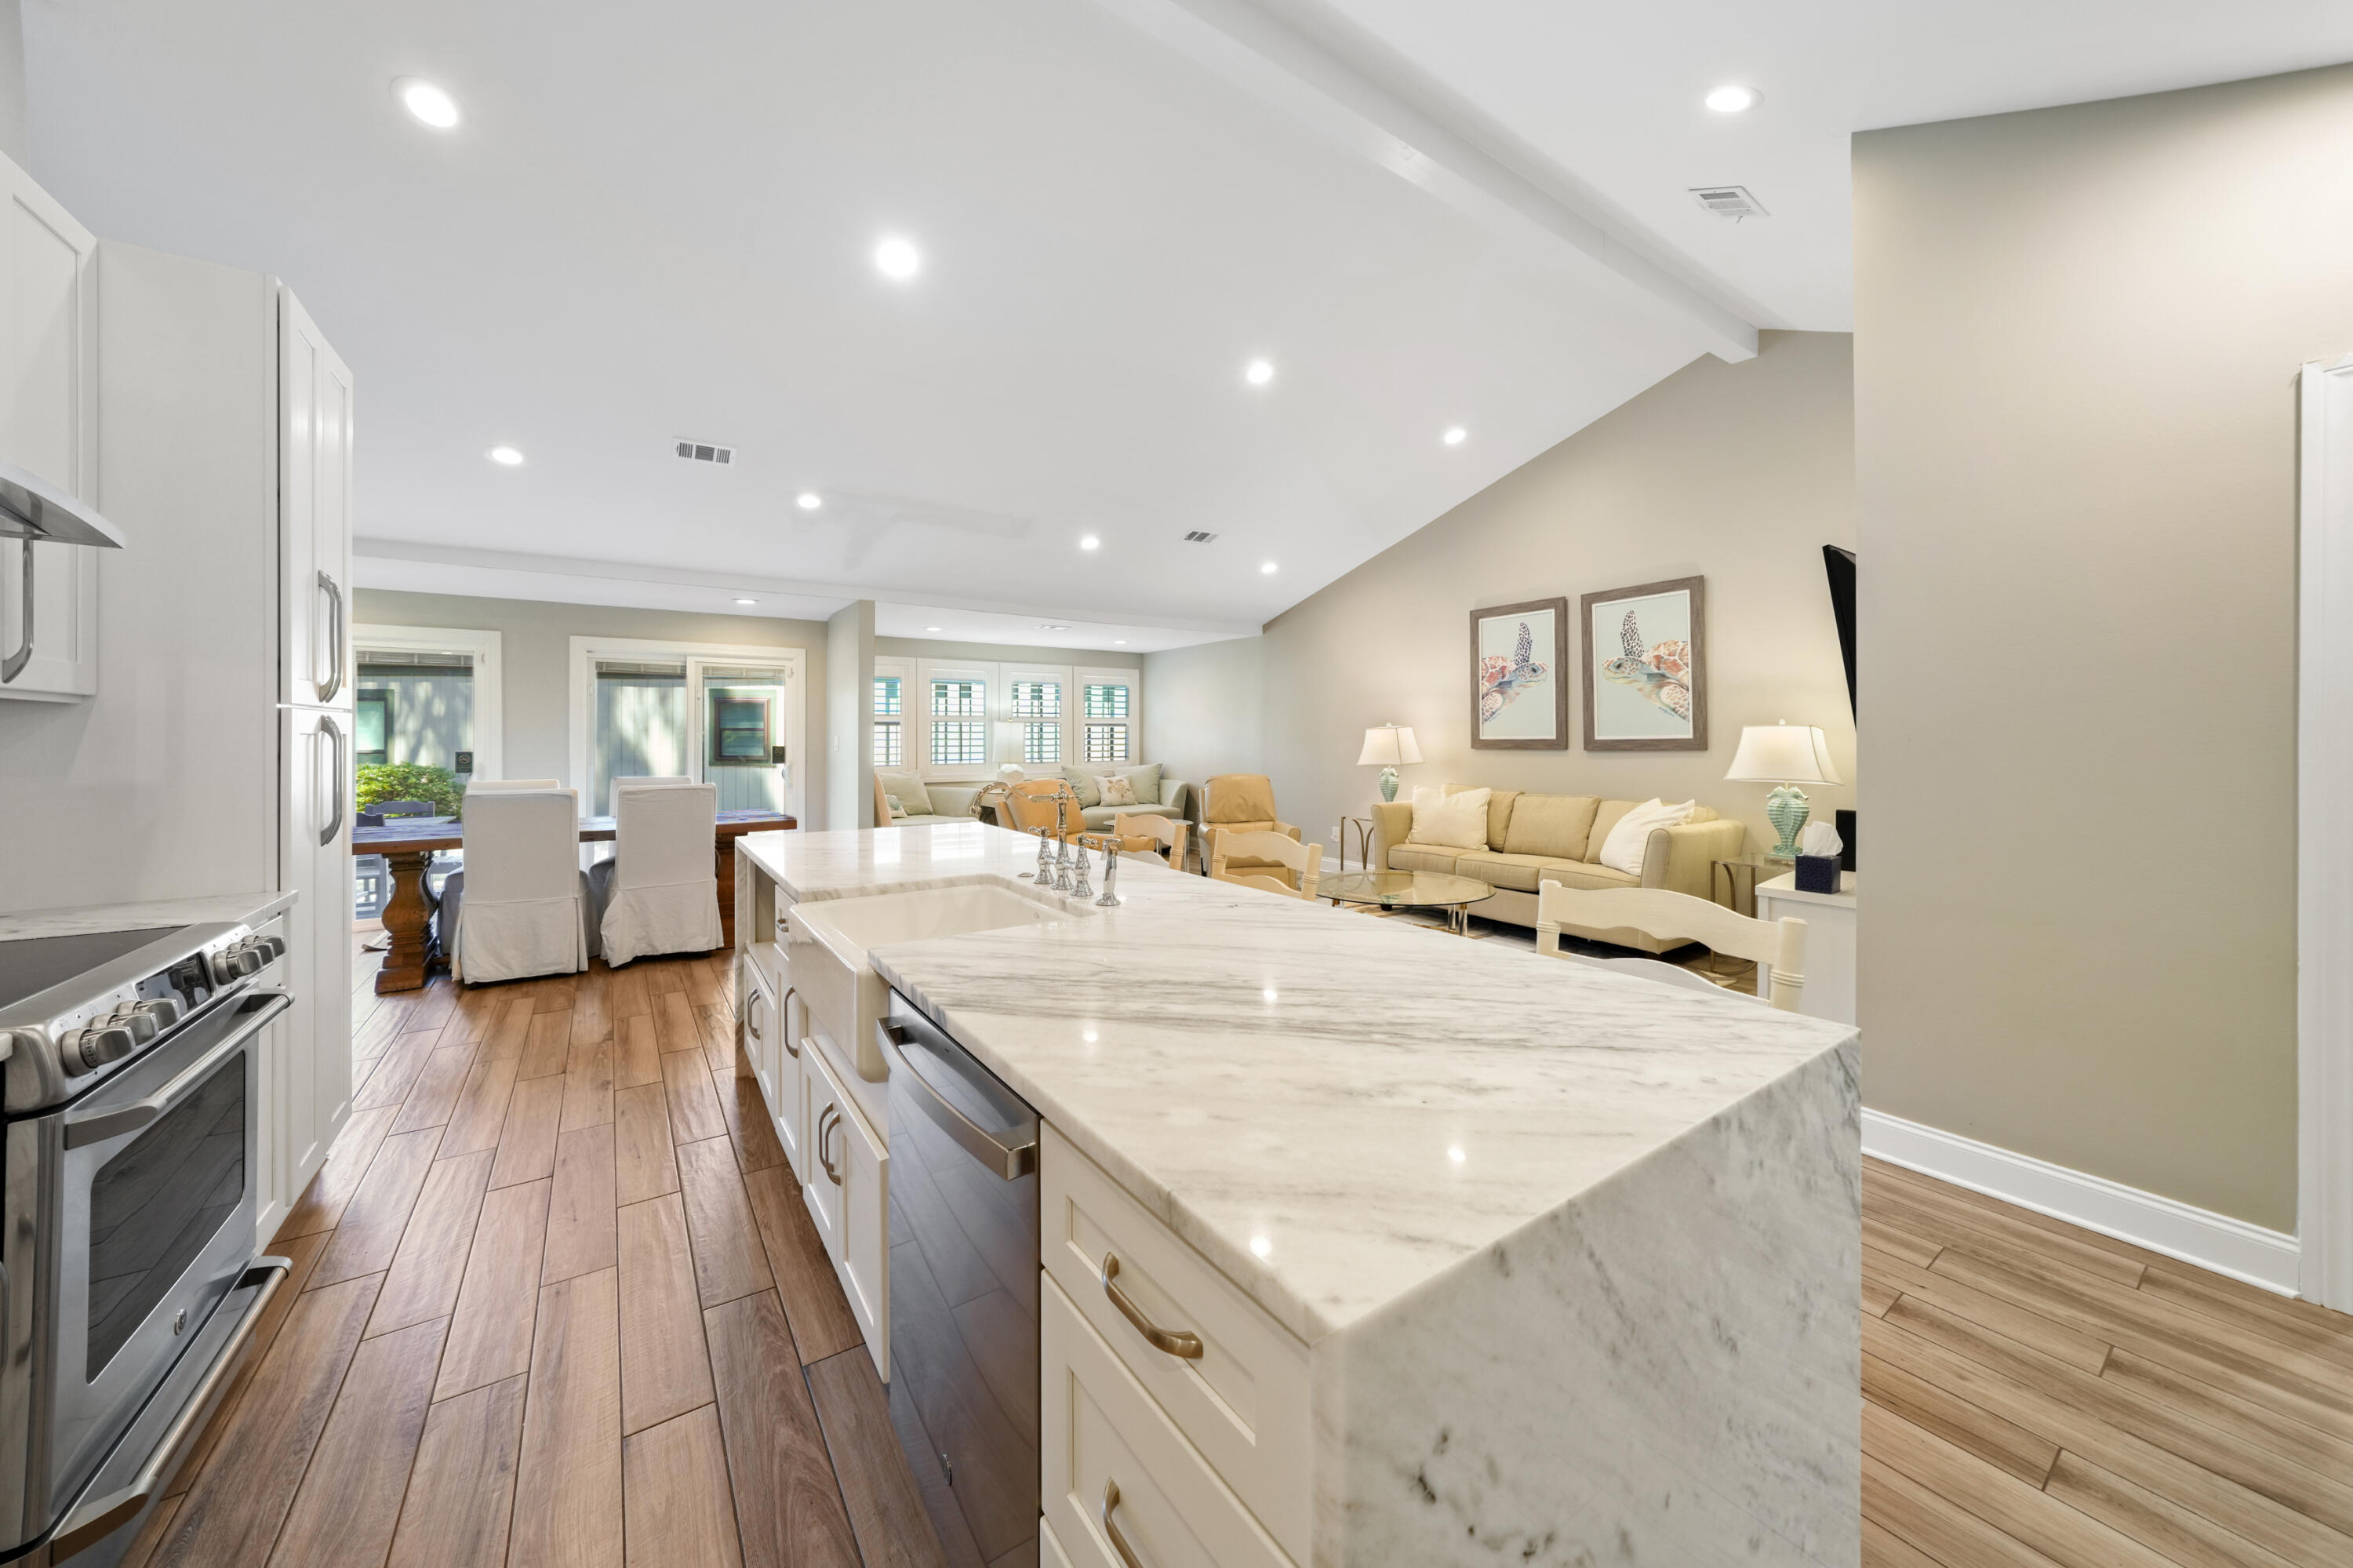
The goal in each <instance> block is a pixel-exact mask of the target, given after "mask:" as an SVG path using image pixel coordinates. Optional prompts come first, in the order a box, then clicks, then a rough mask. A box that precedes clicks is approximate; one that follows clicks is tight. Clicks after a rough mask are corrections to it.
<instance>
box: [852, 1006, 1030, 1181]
mask: <svg viewBox="0 0 2353 1568" xmlns="http://www.w3.org/2000/svg"><path fill="white" fill-rule="evenodd" d="M874 1032H875V1033H877V1034H878V1035H880V1036H881V1038H882V1041H883V1044H886V1045H889V1046H892V1047H893V1048H895V1049H896V1050H897V1052H898V1054H899V1057H900V1062H901V1065H902V1066H903V1068H904V1078H905V1081H906V1083H907V1085H908V1086H909V1088H910V1090H911V1091H912V1092H913V1097H914V1099H915V1101H916V1103H917V1104H919V1105H921V1106H922V1107H923V1112H924V1114H925V1115H927V1116H929V1117H930V1118H932V1119H933V1120H934V1121H935V1122H937V1123H938V1124H939V1126H940V1129H941V1130H942V1131H944V1132H945V1133H946V1134H947V1135H948V1136H949V1137H950V1138H952V1139H955V1141H956V1146H957V1147H958V1148H960V1149H962V1150H964V1151H965V1153H966V1154H969V1155H971V1156H972V1157H973V1158H974V1159H975V1160H979V1161H980V1162H981V1164H983V1165H984V1166H986V1167H987V1168H988V1170H989V1171H990V1173H991V1174H993V1175H996V1176H998V1177H1001V1178H1002V1179H1004V1180H1005V1181H1020V1180H1021V1179H1022V1178H1023V1177H1024V1176H1027V1175H1029V1174H1030V1173H1031V1172H1033V1171H1036V1170H1037V1169H1038V1118H1037V1117H1036V1115H1035V1114H1034V1113H1033V1114H1031V1115H1029V1116H1026V1117H1024V1118H1022V1119H1021V1120H1020V1121H1019V1122H1018V1123H1017V1124H1016V1125H1014V1126H1012V1127H1009V1128H1006V1129H1005V1130H1004V1131H1003V1132H992V1131H990V1130H989V1129H988V1128H985V1127H983V1126H981V1125H980V1124H979V1123H978V1122H976V1121H975V1120H973V1119H972V1118H970V1117H968V1116H966V1115H965V1114H964V1112H962V1111H960V1110H958V1109H957V1108H956V1107H955V1106H953V1105H950V1104H949V1103H948V1101H947V1098H946V1097H944V1095H942V1094H941V1093H940V1091H939V1090H938V1089H937V1088H935V1087H934V1086H933V1085H932V1082H931V1080H930V1079H929V1078H927V1077H926V1076H925V1075H924V1074H923V1068H922V1067H920V1066H918V1065H916V1060H915V1058H916V1055H917V1054H922V1055H923V1056H925V1057H928V1058H929V1059H930V1060H932V1061H934V1062H936V1063H938V1064H939V1066H940V1070H942V1071H943V1072H946V1073H950V1074H954V1075H956V1076H958V1077H963V1076H964V1075H963V1074H961V1073H957V1072H956V1069H955V1064H954V1063H952V1062H950V1061H948V1060H947V1059H946V1058H945V1057H944V1056H942V1055H941V1054H939V1053H938V1052H937V1051H935V1050H933V1049H932V1048H931V1046H930V1044H929V1043H928V1042H926V1041H924V1040H922V1039H920V1038H918V1037H917V1035H916V1034H915V1032H914V1031H913V1030H911V1029H909V1028H908V1027H907V1026H906V1025H905V1024H903V1023H898V1022H889V1021H885V1022H880V1023H877V1024H875V1026H874ZM901 1077H902V1075H901V1074H900V1073H897V1072H894V1073H892V1075H891V1079H892V1082H893V1083H897V1082H899V1081H900V1079H901ZM966 1081H967V1082H969V1081H970V1080H969V1079H967V1080H966Z"/></svg>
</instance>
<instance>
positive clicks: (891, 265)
mask: <svg viewBox="0 0 2353 1568" xmlns="http://www.w3.org/2000/svg"><path fill="white" fill-rule="evenodd" d="M874 265H875V267H876V269H877V270H880V271H881V274H882V275H883V276H884V277H885V278H889V279H892V280H893V281H897V282H902V283H903V282H905V281H907V280H908V279H910V278H912V277H913V276H914V275H915V274H916V273H918V272H920V271H922V270H923V252H922V251H920V250H917V249H915V247H914V245H913V242H911V241H909V240H905V239H902V238H899V237H898V236H896V235H892V237H891V238H888V239H885V240H883V241H882V242H881V244H879V245H877V246H875V247H874Z"/></svg>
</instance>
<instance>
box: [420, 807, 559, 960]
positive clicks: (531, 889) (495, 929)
mask: <svg viewBox="0 0 2353 1568" xmlns="http://www.w3.org/2000/svg"><path fill="white" fill-rule="evenodd" d="M465 853H466V864H465V869H463V870H461V871H459V872H456V873H454V874H451V876H450V878H449V880H448V883H447V884H446V885H444V886H443V888H442V890H441V916H440V919H441V943H442V947H443V948H445V949H446V950H447V951H448V955H449V969H450V972H451V973H452V974H454V975H456V976H457V977H458V979H459V980H461V981H463V982H465V983H466V984H468V985H480V984H483V983H484V982H486V981H490V980H521V979H522V978H524V977H525V976H528V975H563V974H575V973H577V972H579V971H580V970H582V969H586V968H587V967H588V956H589V955H590V954H591V953H592V952H594V951H595V950H596V947H595V942H594V939H593V937H592V934H591V931H590V928H589V924H588V879H587V878H586V876H585V875H583V874H581V870H580V797H579V796H578V795H576V794H575V793H574V792H573V791H572V790H569V789H481V788H480V787H479V786H477V787H476V788H474V789H469V790H467V791H466V805H465Z"/></svg>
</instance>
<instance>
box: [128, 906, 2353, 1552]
mask: <svg viewBox="0 0 2353 1568" xmlns="http://www.w3.org/2000/svg"><path fill="white" fill-rule="evenodd" d="M1433 939H1440V940H1455V939H1459V938H1442V937H1440V938H1433ZM378 962H379V960H378V959H377V958H376V956H375V955H374V954H370V953H366V952H363V953H362V954H361V959H360V963H359V966H358V974H357V980H358V987H357V990H356V991H354V993H353V998H352V1007H353V1020H354V1023H355V1025H356V1028H357V1035H358V1044H357V1049H358V1051H360V1052H361V1053H363V1054H364V1055H363V1058H362V1060H361V1061H360V1062H359V1063H358V1070H357V1073H356V1076H357V1077H358V1080H359V1082H358V1087H357V1091H356V1098H355V1101H354V1103H355V1105H358V1106H362V1107H365V1108H361V1109H356V1110H354V1112H353V1117H352V1119H351V1122H350V1124H349V1125H348V1126H347V1127H346V1128H344V1130H343V1136H342V1137H341V1139H339V1140H338V1141H337V1143H336V1146H335V1149H334V1150H333V1153H332V1156H331V1157H330V1159H329V1160H328V1162H327V1165H326V1167H325V1168H324V1169H323V1170H322V1171H321V1172H320V1174H319V1176H318V1178H317V1179H316V1181H313V1182H312V1184H311V1191H310V1192H308V1193H306V1194H305V1195H304V1197H303V1200H302V1202H301V1204H300V1205H299V1206H298V1207H297V1208H296V1209H295V1211H294V1213H292V1214H291V1215H290V1217H289V1219H288V1221H287V1223H286V1225H285V1227H284V1229H283V1230H282V1231H281V1232H280V1236H279V1238H278V1240H277V1242H276V1244H275V1245H274V1247H273V1249H272V1250H274V1251H277V1252H280V1253H281V1254H284V1255H287V1256H290V1257H291V1258H292V1259H293V1260H294V1265H295V1267H294V1284H295V1286H296V1287H298V1288H297V1289H296V1290H295V1291H294V1292H292V1293H291V1294H289V1293H284V1292H281V1294H280V1298H279V1300H278V1302H276V1303H274V1304H273V1305H272V1308H271V1309H270V1313H269V1321H267V1322H265V1324H264V1325H263V1326H262V1329H261V1330H260V1332H261V1336H262V1338H261V1343H262V1345H263V1347H264V1349H263V1351H262V1353H261V1354H260V1355H259V1356H258V1357H256V1358H255V1359H254V1361H252V1362H251V1363H250V1366H249V1369H248V1372H246V1374H245V1377H244V1381H243V1386H242V1387H241V1388H239V1389H238V1390H237V1391H236V1392H235V1393H233V1394H232V1395H231V1398H230V1399H229V1401H228V1402H227V1404H225V1406H224V1409H223V1412H222V1414H221V1415H220V1416H219V1417H218V1418H217V1419H216V1422H215V1423H214V1428H213V1430H212V1431H211V1432H209V1433H208V1434H206V1437H205V1438H204V1439H203V1441H202V1442H201V1444H200V1445H199V1446H198V1448H197V1449H196V1450H195V1452H196V1455H197V1457H195V1459H194V1460H193V1461H192V1462H191V1463H190V1465H189V1466H188V1467H187V1468H186V1469H185V1471H184V1472H183V1474H182V1475H181V1476H180V1478H178V1480H177V1481H176V1482H175V1483H174V1489H173V1491H174V1495H173V1496H172V1497H171V1498H169V1499H167V1500H166V1503H165V1505H164V1507H163V1508H162V1509H160V1510H157V1513H156V1515H155V1517H154V1518H153V1520H151V1521H150V1522H149V1524H148V1526H147V1529H146V1531H145V1532H144V1534H143V1535H142V1539H141V1541H140V1542H139V1543H138V1544H137V1545H136V1546H135V1547H134V1548H133V1550H132V1553H131V1555H130V1558H129V1559H128V1561H129V1563H131V1564H132V1568H147V1565H150V1564H169V1565H171V1568H233V1565H234V1568H243V1565H246V1564H264V1563H267V1564H272V1565H275V1564H310V1563H333V1564H338V1565H342V1564H353V1565H362V1568H376V1565H381V1564H386V1563H390V1564H395V1565H397V1568H411V1565H414V1568H445V1565H448V1568H498V1565H500V1564H514V1565H516V1568H523V1565H531V1568H537V1565H539V1564H564V1565H566V1568H570V1565H575V1564H577V1565H587V1568H596V1565H603V1564H613V1565H615V1568H619V1565H622V1564H639V1563H651V1564H661V1565H663V1568H673V1565H675V1568H699V1565H702V1564H717V1565H724V1568H739V1565H740V1568H802V1565H809V1568H818V1565H832V1564H841V1565H846V1568H856V1565H863V1568H884V1565H885V1564H889V1565H892V1568H900V1565H910V1568H913V1565H929V1564H936V1563H942V1557H941V1553H940V1551H939V1549H938V1547H937V1546H936V1545H935V1544H934V1542H932V1540H931V1539H930V1537H929V1534H928V1532H927V1531H923V1529H922V1528H921V1521H922V1520H923V1504H922V1501H921V1499H920V1497H919V1495H918V1494H917V1492H916V1490H915V1486H914V1481H913V1478H912V1477H911V1476H910V1475H909V1473H908V1471H907V1468H906V1466H905V1463H904V1461H903V1460H902V1458H901V1457H900V1454H899V1451H898V1448H897V1446H896V1445H895V1443H894V1442H893V1441H892V1436H891V1433H892V1427H891V1423H890V1415H889V1412H888V1409H887V1406H886V1403H885V1400H884V1397H883V1391H882V1387H881V1383H879V1382H878V1381H877V1380H876V1378H875V1376H874V1372H873V1365H872V1362H871V1361H869V1360H868V1358H867V1354H866V1351H865V1349H864V1347H863V1345H862V1344H860V1340H859V1336H858V1330H857V1327H856V1325H855V1323H854V1322H853V1321H852V1320H851V1319H850V1316H849V1308H848V1304H847V1303H846V1302H845V1301H844V1300H843V1298H842V1296H841V1292H840V1288H839V1286H838V1285H837V1284H836V1283H835V1281H834V1278H833V1276H832V1274H831V1272H830V1271H829V1269H828V1267H827V1266H826V1264H825V1259H824V1254H823V1251H822V1249H821V1248H820V1247H819V1245H818V1240H817V1236H816V1234H815V1232H814V1230H813V1229H812V1227H811V1226H810V1224H809V1221H808V1218H807V1212H806V1210H804V1208H803V1207H802V1205H801V1202H800V1201H799V1195H798V1192H797V1190H796V1187H795V1184H794V1181H793V1179H792V1177H791V1175H790V1173H789V1172H788V1171H786V1169H785V1168H784V1161H783V1155H782V1151H781V1150H778V1149H777V1147H776V1140H775V1139H774V1138H773V1137H772V1136H770V1135H769V1133H768V1131H767V1129H766V1127H765V1123H764V1122H763V1121H761V1120H760V1118H759V1115H758V1107H757V1090H756V1088H754V1086H753V1085H752V1084H751V1082H750V1081H749V1079H748V1078H746V1077H743V1076H741V1075H739V1073H738V1070H737V1063H736V1060H735V1057H734V1052H733V1021H732V1018H731V1017H730V1016H729V1012H728V1006H729V1002H728V997H729V986H728V984H727V974H726V966H725V964H724V962H723V960H722V959H716V958H712V959H668V960H651V961H641V962H639V963H637V964H633V965H631V966H629V967H628V969H623V970H619V971H611V972H608V971H607V970H605V969H602V968H598V969H595V970H593V971H592V972H590V973H589V974H586V975H582V976H577V977H567V978H564V979H556V980H528V981H520V982H515V983H512V984H509V985H499V986H487V987H481V988H479V989H476V990H473V991H463V992H460V991H459V990H458V989H457V988H455V987H452V986H451V985H449V983H448V981H447V980H438V981H437V982H436V983H435V984H434V985H433V986H432V987H430V988H428V989H427V990H425V991H414V992H409V993H406V994H404V995H397V996H390V997H383V998H379V997H377V996H376V995H375V992H374V990H373V989H372V988H373V981H374V979H375V969H376V966H377V963H378ZM1863 1216H1864V1219H1863V1276H1862V1307H1863V1321H1862V1329H1863V1351H1864V1359H1863V1386H1862V1399H1863V1450H1864V1461H1863V1463H1864V1469H1863V1520H1864V1522H1863V1552H1862V1560H1863V1563H1865V1564H1866V1565H1868V1568H1925V1565H1934V1568H1984V1565H1999V1568H2053V1565H2056V1568H2118V1565H2122V1568H2193V1565H2195V1568H2207V1565H2213V1564H2254V1565H2260V1568H2279V1565H2281V1564H2298V1565H2305V1564H2311V1565H2320V1564H2327V1565H2330V1568H2346V1565H2348V1564H2353V1319H2348V1318H2344V1317H2340V1316H2337V1314H2334V1313H2330V1312H2326V1311H2323V1310H2321V1309H2319V1308H2313V1307H2309V1306H2306V1305H2305V1304H2303V1303H2300V1302H2294V1301H2287V1300H2283V1299H2281V1298H2277V1297H2274V1296H2271V1295H2268V1294H2266V1293H2264V1292H2262V1291H2258V1290H2255V1289H2253V1288H2252V1287H2245V1286H2241V1285H2237V1284H2235V1283H2233V1282H2232V1281H2229V1280H2226V1279H2221V1278H2218V1277H2215V1276H2213V1275H2210V1274H2205V1273H2202V1272H2200V1271H2199V1270H2197V1269H2194V1268H2189V1267H2188V1266H2183V1265H2181V1264H2178V1263H2175V1262H2172V1261H2171V1260H2169V1259H2167V1258H2163V1257H2159V1256H2158V1255H2154V1254H2150V1253H2145V1252H2141V1251H2139V1250H2137V1249H2136V1248H2133V1247H2129V1246H2126V1245H2122V1244H2120V1243H2116V1242H2113V1241H2109V1240H2107V1239H2106V1238H2105V1237H2102V1236H2097V1235H2093V1234H2088V1233H2086V1232H2083V1231H2078V1230H2074V1229H2073V1228H2071V1227H2069V1226H2067V1225H2064V1224H2059V1223H2058V1222H2055V1221H2052V1220H2047V1219H2044V1218H2042V1216H2040V1215H2036V1214H2031V1213H2024V1212H2023V1211H2021V1210H2017V1209H2012V1208H2010V1207H2007V1206H2006V1205H2003V1204H2000V1203H1997V1202H1992V1201H1991V1200H1989V1199H1985V1198H1981V1197H1978V1196H1977V1195H1976V1194H1974V1193H1969V1192H1961V1191H1959V1190H1958V1189H1956V1188H1952V1187H1947V1186H1945V1185H1943V1184H1941V1183H1938V1182H1935V1181H1928V1180H1926V1178H1923V1177H1920V1176H1916V1175H1915V1174H1912V1173H1910V1172H1908V1171H1899V1170H1896V1169H1894V1168H1892V1167H1886V1166H1882V1165H1878V1164H1875V1163H1874V1164H1872V1165H1871V1166H1870V1167H1869V1168H1868V1169H1867V1171H1866V1172H1865V1175H1864V1190H1863Z"/></svg>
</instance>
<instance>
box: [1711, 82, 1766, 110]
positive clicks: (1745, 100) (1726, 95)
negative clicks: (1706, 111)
mask: <svg viewBox="0 0 2353 1568" xmlns="http://www.w3.org/2000/svg"><path fill="white" fill-rule="evenodd" d="M1706 101H1707V106H1708V107H1709V108H1710V109H1713V110H1715V111H1716V112H1717V113H1718V114H1737V113H1739V112H1740V111H1742V110H1744V109H1754V108H1756V107H1757V90H1756V89H1755V88H1753V87H1740V86H1736V85H1726V86H1724V87H1719V88H1717V89H1716V90H1715V91H1714V92H1711V93H1709V94H1708V95H1707V100H1706Z"/></svg>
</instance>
